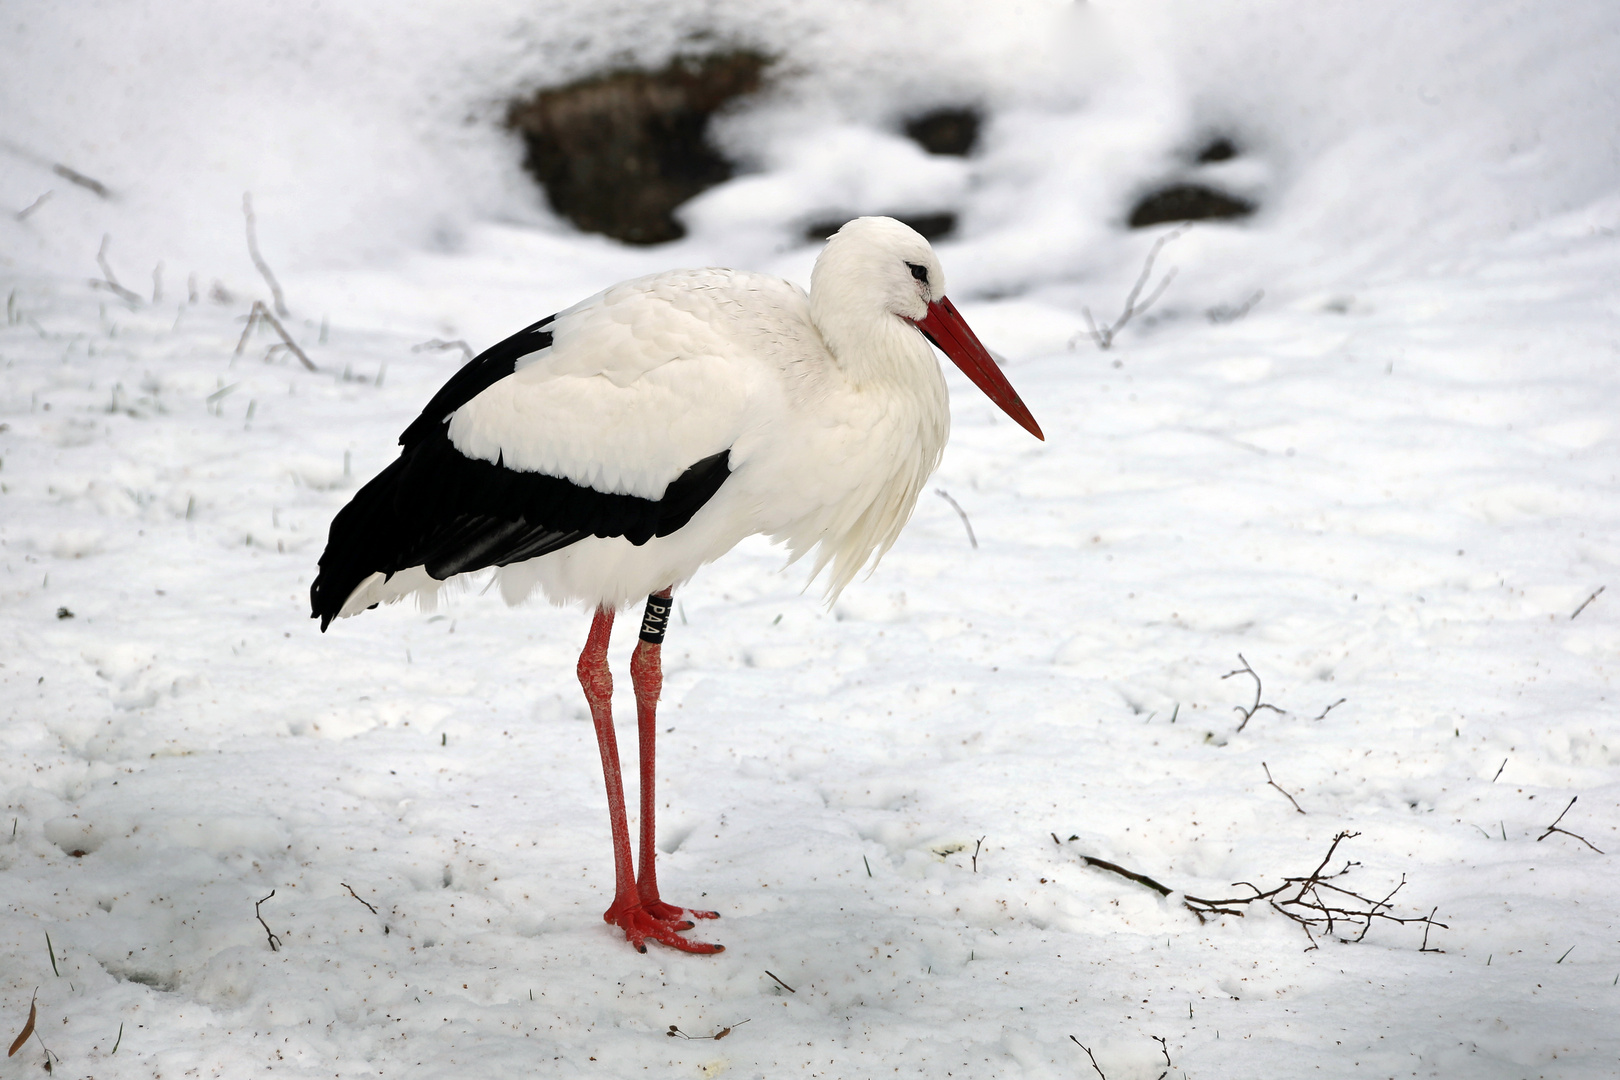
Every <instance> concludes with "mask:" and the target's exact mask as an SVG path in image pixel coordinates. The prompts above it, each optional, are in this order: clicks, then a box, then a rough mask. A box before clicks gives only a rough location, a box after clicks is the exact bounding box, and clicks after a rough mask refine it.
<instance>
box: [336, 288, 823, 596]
mask: <svg viewBox="0 0 1620 1080" xmlns="http://www.w3.org/2000/svg"><path fill="white" fill-rule="evenodd" d="M738 277H742V275H733V274H730V273H729V272H726V271H687V272H679V273H675V274H663V275H658V276H657V277H654V278H650V279H641V280H640V281H633V282H626V283H625V284H624V285H620V286H616V287H615V288H614V289H610V290H608V291H607V292H606V293H603V294H601V295H600V296H597V297H593V298H592V299H590V300H587V301H586V302H584V303H583V304H580V305H578V306H576V307H574V308H571V309H569V310H568V311H565V312H562V313H560V314H558V315H556V316H554V317H552V318H550V319H545V320H542V321H540V322H538V323H535V324H534V325H533V326H530V327H527V328H525V329H524V330H523V331H521V332H519V333H518V334H515V335H513V336H512V337H510V338H508V339H506V340H505V341H503V342H501V343H500V344H498V345H495V346H493V347H492V348H490V349H488V350H487V351H485V352H484V353H482V354H480V355H479V356H478V357H476V358H474V359H473V360H472V361H471V362H469V363H468V364H467V365H466V366H465V367H463V368H462V369H461V370H460V371H458V372H457V373H456V374H455V375H454V376H453V377H452V378H451V379H450V381H449V382H448V383H446V384H445V386H444V387H443V389H441V390H440V391H439V392H438V393H437V394H435V395H434V397H433V399H432V400H431V401H430V402H429V403H428V406H427V408H426V409H424V410H423V412H422V414H421V415H420V416H419V417H418V418H417V419H416V420H415V421H414V422H413V423H412V424H411V425H410V426H409V427H407V428H406V429H405V432H404V434H403V435H402V436H401V438H400V441H401V443H402V444H403V445H404V449H403V450H402V452H401V454H400V457H399V459H398V460H397V461H395V462H394V463H393V464H391V465H390V466H389V467H388V468H387V469H385V470H384V471H383V472H382V473H381V474H379V475H378V476H377V477H376V478H375V479H373V480H372V481H371V482H370V483H368V484H367V485H366V486H365V487H364V488H362V489H361V490H360V491H359V492H358V493H357V494H356V495H355V497H354V499H353V500H352V501H351V502H350V503H349V505H348V506H346V507H344V509H343V510H342V511H340V512H339V514H338V516H337V517H336V518H335V519H334V520H333V523H332V531H331V538H330V540H329V542H328V545H327V549H326V552H325V554H323V555H322V557H321V563H320V567H321V572H320V575H319V576H318V577H317V579H316V581H315V583H314V585H313V586H312V587H311V590H310V597H311V606H312V608H313V610H314V614H315V615H316V616H317V617H319V618H321V619H322V627H323V628H324V627H325V625H326V624H327V623H328V622H330V620H331V619H332V618H333V617H335V616H336V615H337V613H338V612H339V611H341V610H342V609H343V607H344V603H345V601H346V600H347V599H348V597H349V596H350V594H351V593H353V592H354V590H355V589H356V588H357V587H358V586H359V585H360V584H361V583H362V582H364V581H366V580H367V579H369V578H370V577H371V575H373V574H376V573H381V574H384V575H388V576H392V575H393V574H395V573H397V572H399V571H401V570H405V569H410V568H412V567H416V566H421V567H423V568H424V569H425V570H426V571H427V573H428V575H429V576H430V577H432V578H436V579H439V580H443V579H445V578H448V577H451V576H453V575H455V574H460V573H467V572H470V571H473V570H478V569H482V568H484V567H487V566H504V565H508V564H510V563H514V562H520V561H523V560H525V559H532V558H537V557H539V556H541V555H544V554H547V553H549V552H552V551H556V550H558V549H560V548H562V547H566V546H567V545H569V544H572V543H574V542H576V541H578V540H581V539H583V538H585V537H587V536H602V537H607V536H622V537H624V538H625V539H627V540H629V541H630V542H631V543H633V544H643V543H646V542H647V540H649V539H651V538H652V537H654V536H667V535H669V534H670V533H672V532H674V531H675V530H677V529H679V528H681V527H682V526H684V525H685V524H686V523H687V522H688V521H690V520H691V518H692V516H693V515H694V514H696V513H697V511H698V510H699V509H701V508H702V506H703V505H704V504H705V503H706V502H707V501H708V500H709V499H710V498H711V497H713V495H714V494H715V492H716V491H718V490H719V489H720V486H721V485H722V484H723V483H724V482H725V480H726V477H727V476H729V475H730V472H731V468H732V466H733V462H732V461H731V455H730V449H731V447H732V445H733V444H734V443H735V441H736V440H737V438H738V437H739V435H740V434H741V433H742V432H743V431H744V429H745V427H746V426H747V423H748V421H749V412H750V409H749V403H750V399H751V397H756V396H757V395H758V394H760V393H762V392H763V393H765V395H766V396H767V397H768V396H769V392H770V391H771V390H772V389H773V387H772V386H771V384H770V380H769V379H768V378H766V377H765V376H764V374H763V371H764V369H763V368H762V366H761V364H760V362H759V360H758V356H759V353H758V351H757V344H758V343H757V342H751V341H750V340H749V337H750V335H749V334H747V333H746V332H745V333H742V334H738V333H737V332H736V327H734V326H728V325H726V324H727V323H728V321H735V320H736V318H737V312H735V311H730V310H728V309H729V308H730V307H735V306H736V296H735V281H736V279H737V278H738ZM694 279H696V281H695V282H694ZM799 295H800V296H802V294H799ZM694 296H695V297H696V301H694ZM789 299H791V298H789ZM745 321H746V320H745ZM756 411H757V410H756Z"/></svg>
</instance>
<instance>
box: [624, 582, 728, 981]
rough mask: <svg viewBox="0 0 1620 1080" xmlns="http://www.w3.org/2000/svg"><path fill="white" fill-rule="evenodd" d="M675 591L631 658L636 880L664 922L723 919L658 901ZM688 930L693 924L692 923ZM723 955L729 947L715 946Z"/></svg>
mask: <svg viewBox="0 0 1620 1080" xmlns="http://www.w3.org/2000/svg"><path fill="white" fill-rule="evenodd" d="M669 594H670V590H669V589H665V590H664V591H663V592H657V593H653V594H652V595H651V596H649V597H648V598H647V612H646V614H645V615H643V616H642V620H641V640H640V641H639V642H637V643H636V651H635V653H634V654H632V655H631V657H630V681H631V683H632V684H633V685H634V686H635V689H636V733H637V736H638V739H639V743H640V750H641V860H640V863H639V866H640V872H639V873H638V874H637V875H636V894H637V895H638V896H639V897H640V898H641V906H642V907H643V908H645V909H646V910H647V911H648V912H650V913H651V914H652V915H653V916H654V917H656V918H660V919H670V920H676V919H682V918H688V917H689V918H694V919H718V918H719V917H720V913H719V912H718V911H695V910H692V909H690V908H681V907H676V906H675V905H673V904H666V903H664V901H663V900H661V899H659V897H658V869H657V859H658V845H657V829H656V827H655V824H654V822H655V820H656V815H657V809H656V808H657V804H658V798H657V793H656V789H657V785H656V781H657V767H656V764H655V762H656V758H657V751H656V747H657V739H658V695H659V692H660V691H661V690H662V689H663V686H664V672H663V665H662V663H661V662H660V654H661V653H662V652H663V647H664V646H663V642H664V628H665V627H666V626H667V625H668V621H669V610H670V599H669ZM687 925H689V926H690V925H691V924H690V923H688V924H687ZM713 948H714V950H715V951H719V950H720V949H722V948H724V946H718V945H717V946H714V947H713Z"/></svg>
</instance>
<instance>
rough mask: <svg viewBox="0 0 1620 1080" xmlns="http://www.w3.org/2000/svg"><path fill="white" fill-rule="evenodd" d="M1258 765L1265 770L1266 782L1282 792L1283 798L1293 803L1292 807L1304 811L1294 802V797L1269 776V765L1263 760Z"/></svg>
mask: <svg viewBox="0 0 1620 1080" xmlns="http://www.w3.org/2000/svg"><path fill="white" fill-rule="evenodd" d="M1260 767H1261V768H1262V769H1265V770H1266V783H1268V784H1270V785H1271V786H1272V787H1274V788H1276V789H1277V790H1278V791H1281V792H1282V794H1283V798H1285V799H1287V800H1288V801H1289V802H1291V803H1293V804H1294V809H1295V810H1299V812H1300V813H1302V814H1303V813H1304V812H1305V811H1304V810H1301V809H1300V805H1299V803H1297V802H1294V797H1293V796H1292V795H1290V794H1288V792H1287V791H1286V790H1284V789H1283V786H1282V785H1281V784H1279V783H1277V781H1275V780H1273V779H1272V778H1271V767H1270V766H1269V765H1267V764H1266V763H1265V762H1263V761H1262V762H1261V763H1260Z"/></svg>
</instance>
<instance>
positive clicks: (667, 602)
mask: <svg viewBox="0 0 1620 1080" xmlns="http://www.w3.org/2000/svg"><path fill="white" fill-rule="evenodd" d="M674 606H675V601H674V600H672V599H670V598H669V597H667V596H649V597H647V610H646V612H645V613H644V614H643V615H642V616H641V640H642V641H645V642H646V643H647V644H649V645H662V644H663V643H664V631H665V630H666V629H668V628H669V611H670V608H672V607H674Z"/></svg>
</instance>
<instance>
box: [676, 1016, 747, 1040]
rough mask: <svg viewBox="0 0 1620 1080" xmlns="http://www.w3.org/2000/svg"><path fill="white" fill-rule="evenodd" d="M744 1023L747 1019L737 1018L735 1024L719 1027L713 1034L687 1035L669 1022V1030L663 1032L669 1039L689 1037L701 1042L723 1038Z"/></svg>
mask: <svg viewBox="0 0 1620 1080" xmlns="http://www.w3.org/2000/svg"><path fill="white" fill-rule="evenodd" d="M749 1019H750V1020H751V1019H753V1018H752V1017H749ZM746 1023H748V1020H739V1021H737V1022H736V1023H735V1024H732V1025H731V1026H730V1027H723V1028H721V1029H720V1030H719V1031H717V1032H715V1033H714V1034H713V1035H688V1034H687V1033H686V1032H684V1031H682V1030H681V1029H680V1028H678V1027H676V1026H675V1025H674V1024H671V1025H669V1030H668V1031H666V1032H664V1034H665V1035H668V1036H669V1037H670V1038H671V1039H689V1040H691V1041H692V1042H702V1041H703V1040H704V1039H714V1040H716V1041H718V1040H720V1039H723V1038H725V1037H726V1036H727V1035H730V1034H731V1033H732V1032H733V1031H735V1030H736V1029H737V1028H740V1027H742V1026H743V1025H744V1024H746Z"/></svg>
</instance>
